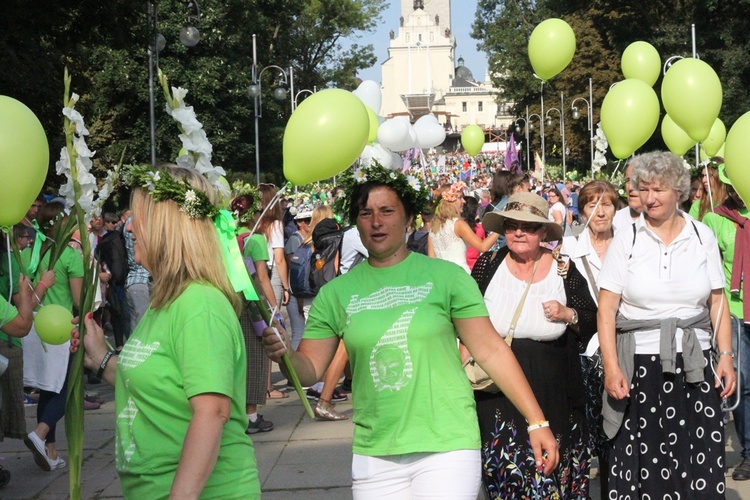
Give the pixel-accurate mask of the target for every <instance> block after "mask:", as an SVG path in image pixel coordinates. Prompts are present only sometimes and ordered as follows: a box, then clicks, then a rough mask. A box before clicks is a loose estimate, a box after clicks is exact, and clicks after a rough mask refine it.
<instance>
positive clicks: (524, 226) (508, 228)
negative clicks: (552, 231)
mask: <svg viewBox="0 0 750 500" xmlns="http://www.w3.org/2000/svg"><path fill="white" fill-rule="evenodd" d="M542 226H544V224H540V223H539V222H515V221H512V222H511V221H505V223H504V224H503V229H505V232H506V233H515V232H516V231H518V230H519V229H520V230H521V232H522V233H536V232H537V231H539V230H540V229H541V228H542Z"/></svg>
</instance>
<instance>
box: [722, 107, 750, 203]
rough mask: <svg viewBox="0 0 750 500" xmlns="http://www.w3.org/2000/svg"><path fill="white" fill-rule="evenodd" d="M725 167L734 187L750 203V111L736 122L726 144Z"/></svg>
mask: <svg viewBox="0 0 750 500" xmlns="http://www.w3.org/2000/svg"><path fill="white" fill-rule="evenodd" d="M724 166H725V168H726V173H727V175H728V176H729V179H730V180H731V181H732V186H733V187H734V189H735V190H736V191H737V193H739V195H740V196H741V197H742V199H743V200H744V201H745V204H746V205H747V204H748V202H750V111H748V112H747V113H745V114H744V115H742V116H740V117H739V119H738V120H737V121H736V122H734V125H732V128H731V129H730V130H729V133H728V134H727V141H726V143H725V144H724Z"/></svg>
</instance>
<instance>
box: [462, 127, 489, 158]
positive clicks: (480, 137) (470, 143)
mask: <svg viewBox="0 0 750 500" xmlns="http://www.w3.org/2000/svg"><path fill="white" fill-rule="evenodd" d="M461 145H462V146H463V147H464V150H466V152H467V153H469V155H471V156H476V155H477V154H479V152H480V151H481V150H482V146H484V130H482V129H481V127H480V126H479V125H468V126H466V127H464V129H463V131H462V132H461Z"/></svg>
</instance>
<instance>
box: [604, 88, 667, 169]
mask: <svg viewBox="0 0 750 500" xmlns="http://www.w3.org/2000/svg"><path fill="white" fill-rule="evenodd" d="M601 117H602V130H603V131H604V135H605V136H606V137H607V142H609V147H610V149H611V150H612V154H614V155H615V156H616V157H617V158H619V159H621V160H623V159H625V158H627V157H629V156H630V155H632V154H633V153H634V152H635V151H636V150H637V149H638V148H640V147H641V146H643V145H644V144H645V143H646V141H647V140H648V139H649V138H650V137H651V135H652V134H653V133H654V131H655V130H656V126H657V125H659V98H658V97H657V96H656V92H654V89H652V88H651V87H650V86H649V85H648V84H647V83H645V82H643V81H642V80H636V79H635V78H630V79H628V80H625V81H622V82H620V83H618V84H617V85H615V86H614V87H612V88H611V89H609V92H607V95H606V96H605V97H604V102H602V111H601Z"/></svg>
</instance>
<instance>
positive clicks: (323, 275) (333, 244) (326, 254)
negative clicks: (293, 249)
mask: <svg viewBox="0 0 750 500" xmlns="http://www.w3.org/2000/svg"><path fill="white" fill-rule="evenodd" d="M312 237H313V246H314V247H315V255H313V262H312V265H311V266H310V283H311V286H312V288H314V289H315V290H316V293H317V290H320V287H322V286H323V285H325V284H326V283H328V282H329V281H331V280H332V279H333V278H335V277H336V276H337V275H338V273H339V270H338V266H337V265H336V257H337V256H338V255H339V250H340V248H341V241H342V240H343V239H344V232H343V231H342V230H341V228H340V227H339V225H338V223H337V222H336V221H335V220H334V219H323V220H322V221H320V222H319V223H318V225H317V226H315V229H314V230H313V233H312Z"/></svg>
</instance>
